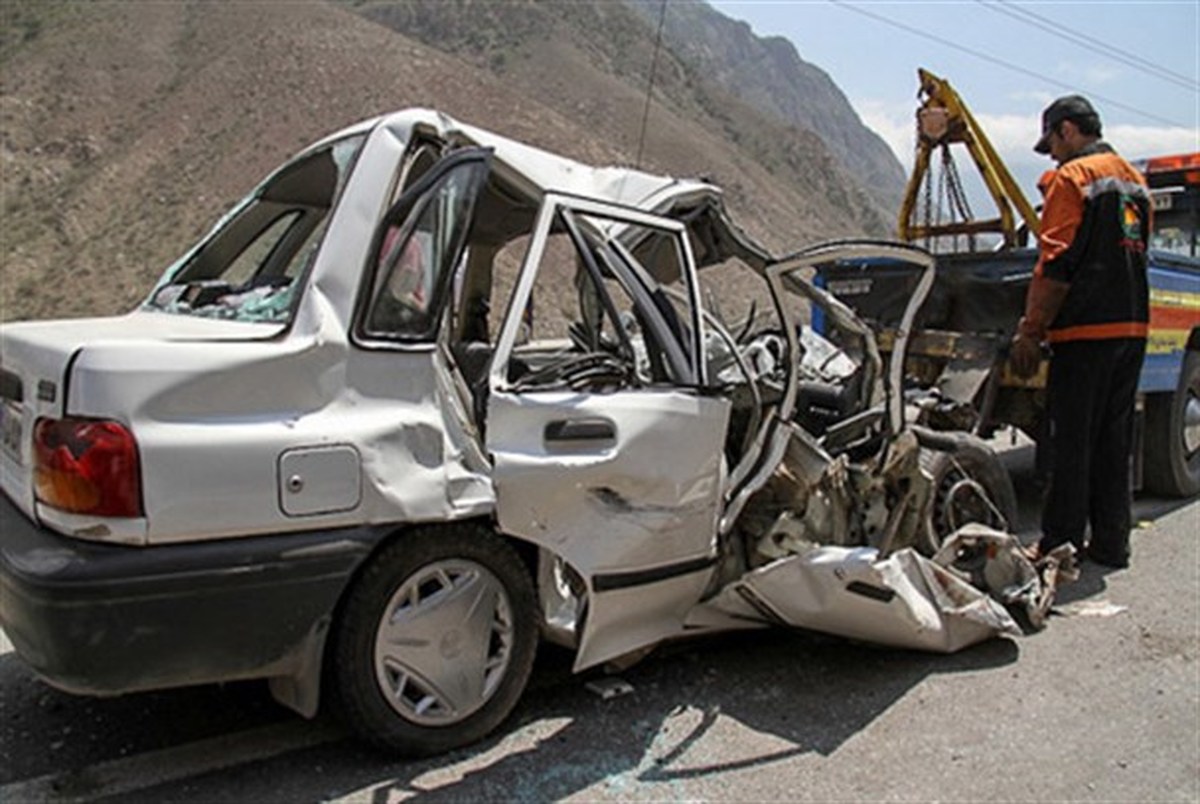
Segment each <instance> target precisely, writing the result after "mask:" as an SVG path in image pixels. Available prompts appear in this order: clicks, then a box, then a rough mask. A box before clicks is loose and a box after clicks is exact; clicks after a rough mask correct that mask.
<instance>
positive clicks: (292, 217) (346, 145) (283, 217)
mask: <svg viewBox="0 0 1200 804" xmlns="http://www.w3.org/2000/svg"><path fill="white" fill-rule="evenodd" d="M364 139H365V138H364V137H363V136H361V135H360V136H354V137H347V138H346V139H342V140H338V141H337V142H334V143H331V144H330V145H329V146H328V147H325V148H321V149H319V150H317V151H314V152H312V153H309V154H306V155H305V156H303V157H301V158H299V159H297V160H296V161H294V162H291V163H290V164H288V165H285V166H284V167H283V168H281V169H280V170H279V171H277V172H276V173H275V174H274V175H273V176H271V178H269V179H268V180H267V181H266V182H265V183H264V184H262V185H260V186H259V187H258V188H257V189H256V190H255V191H254V193H253V194H251V196H250V197H249V198H247V199H246V200H245V201H243V202H242V203H241V204H240V205H239V206H238V207H236V208H235V209H234V211H233V212H232V213H230V214H229V215H228V216H227V217H226V219H225V220H224V221H223V222H222V223H221V224H219V225H218V226H217V228H216V229H215V230H214V231H213V232H212V233H211V234H210V235H209V236H208V238H206V239H205V240H204V241H203V242H202V243H201V244H200V245H199V246H197V247H196V248H195V249H193V250H192V251H191V252H190V253H189V254H188V255H187V256H186V257H184V258H183V259H182V260H181V261H180V262H179V263H177V264H176V265H175V266H173V267H172V268H171V269H170V270H169V271H168V272H167V275H166V277H165V278H164V279H163V281H162V282H161V283H160V284H159V285H158V287H156V288H155V289H154V292H153V293H152V294H151V295H150V299H149V300H148V301H147V302H146V303H145V305H144V307H145V309H149V310H159V311H164V312H169V313H178V314H182V315H195V316H203V317H205V318H221V319H228V320H232V321H243V322H261V323H286V322H287V321H288V320H289V318H290V317H291V314H292V311H293V310H294V309H295V303H296V301H297V299H298V297H299V293H300V288H301V286H302V284H303V281H302V278H303V276H304V275H305V273H306V272H307V270H308V267H309V265H310V264H311V263H312V261H313V259H314V257H315V256H316V253H317V249H318V248H319V247H320V244H321V240H322V237H323V236H324V234H325V229H326V227H327V225H328V222H329V212H330V210H331V209H332V208H333V204H334V200H335V199H336V198H337V197H338V193H339V192H340V191H341V188H342V186H343V185H344V184H345V183H346V178H347V177H348V176H349V173H350V168H351V165H352V164H353V162H354V158H355V156H356V155H357V154H358V151H359V149H360V148H361V147H362V143H363V140H364Z"/></svg>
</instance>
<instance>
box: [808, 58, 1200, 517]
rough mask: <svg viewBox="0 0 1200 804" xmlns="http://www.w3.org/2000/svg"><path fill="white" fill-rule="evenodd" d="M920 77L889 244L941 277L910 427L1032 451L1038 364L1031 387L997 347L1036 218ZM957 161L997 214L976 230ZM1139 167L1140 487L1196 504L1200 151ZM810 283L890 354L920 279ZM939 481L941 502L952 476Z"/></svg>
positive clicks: (1199, 484) (943, 96) (1199, 471)
mask: <svg viewBox="0 0 1200 804" xmlns="http://www.w3.org/2000/svg"><path fill="white" fill-rule="evenodd" d="M918 78H919V81H920V93H919V97H920V99H921V103H920V106H919V108H918V110H917V132H918V135H917V151H916V158H915V160H914V167H913V171H912V173H911V175H910V177H909V181H908V185H907V188H906V192H905V197H904V200H903V202H902V204H901V209H900V216H899V225H898V236H899V239H900V240H902V241H904V242H906V243H914V244H921V245H923V246H924V247H925V248H927V249H929V250H930V251H931V252H933V253H935V254H936V258H937V265H936V274H935V280H934V285H933V289H932V291H931V292H930V296H929V299H928V300H927V302H926V304H925V306H924V307H923V308H922V310H921V314H920V316H919V317H918V320H917V322H916V327H917V331H915V332H913V333H912V337H911V338H910V339H909V342H908V362H907V364H906V378H907V381H908V383H909V387H910V388H911V389H918V388H919V389H924V390H928V389H931V388H932V389H934V390H936V391H937V392H938V395H939V399H938V401H937V402H936V403H932V404H931V403H930V402H929V396H928V394H926V395H925V401H924V402H923V403H922V404H923V408H922V409H921V410H919V411H917V412H916V417H917V420H918V421H920V422H921V423H922V424H925V425H926V426H930V427H933V428H935V429H945V430H966V431H968V432H971V433H973V434H975V435H977V436H980V437H981V438H989V437H992V436H994V435H995V434H996V433H997V432H999V431H1001V430H1002V429H1004V428H1006V427H1009V426H1011V427H1015V428H1016V429H1017V430H1019V431H1021V432H1023V433H1025V434H1026V435H1027V436H1029V437H1030V438H1032V439H1033V440H1035V441H1039V440H1041V439H1042V438H1043V437H1044V428H1045V409H1046V376H1047V368H1048V366H1047V362H1046V361H1043V362H1042V365H1041V366H1040V368H1039V370H1038V371H1037V373H1036V374H1035V375H1034V376H1033V377H1031V378H1021V377H1018V376H1016V374H1015V373H1013V372H1012V371H1011V369H1010V367H1009V364H1008V359H1007V348H1006V347H1007V344H1008V342H1009V340H1010V338H1011V335H1012V333H1013V331H1014V330H1015V328H1016V325H1017V321H1018V320H1019V319H1020V316H1021V314H1022V312H1023V309H1024V298H1025V290H1026V288H1027V287H1028V283H1029V280H1030V278H1031V276H1032V273H1033V267H1034V265H1035V263H1036V261H1037V248H1036V237H1037V233H1038V228H1039V222H1038V215H1037V211H1036V209H1035V207H1034V205H1033V204H1031V203H1030V202H1029V200H1028V198H1027V197H1026V196H1025V194H1024V193H1023V192H1022V191H1021V188H1020V186H1019V185H1018V183H1017V182H1016V180H1015V179H1014V178H1013V176H1012V174H1011V172H1010V171H1009V170H1008V168H1007V167H1006V166H1005V164H1004V162H1003V160H1002V159H1001V158H1000V156H999V153H998V152H997V151H996V149H995V147H994V146H993V145H992V144H991V142H990V140H989V139H988V137H987V134H986V132H985V131H984V130H983V128H982V126H980V124H979V122H978V121H977V120H976V119H975V117H974V115H973V114H972V113H971V112H970V110H969V109H968V108H967V105H966V104H965V103H964V102H963V100H962V98H961V97H960V96H959V95H958V93H957V92H956V91H955V90H954V89H953V87H951V85H950V83H949V82H948V81H947V80H945V79H944V78H941V77H939V76H936V75H934V74H933V73H931V72H929V71H927V70H924V69H922V70H919V71H918ZM961 149H965V150H966V152H967V153H968V154H969V156H970V159H971V161H972V162H973V163H974V166H975V167H976V169H977V170H978V172H979V175H980V177H981V178H982V180H983V183H984V185H985V187H986V188H987V190H988V193H989V194H990V196H991V198H992V200H993V201H994V203H995V206H996V211H997V214H996V216H995V217H993V218H989V219H982V218H979V217H977V216H976V215H975V214H974V213H973V212H972V210H971V208H970V203H969V200H968V197H967V194H966V192H965V191H964V189H963V185H962V182H961V178H960V176H959V172H958V169H957V166H956V162H955V156H954V155H955V153H956V152H957V151H959V150H961ZM1135 164H1136V165H1137V166H1138V167H1139V168H1140V169H1141V170H1142V172H1143V173H1144V174H1145V176H1146V179H1147V182H1148V184H1149V185H1150V188H1151V192H1152V194H1153V197H1154V203H1155V221H1154V231H1153V235H1152V239H1151V250H1150V255H1149V256H1150V264H1149V273H1150V276H1149V278H1150V336H1149V341H1148V345H1147V351H1146V361H1145V365H1144V367H1143V370H1142V374H1141V377H1140V380H1139V386H1138V402H1137V436H1136V443H1137V448H1136V450H1135V464H1134V473H1135V474H1134V477H1135V487H1136V488H1138V489H1139V490H1144V491H1147V492H1151V493H1154V494H1159V495H1164V496H1171V497H1190V496H1193V495H1195V494H1197V493H1200V253H1198V250H1197V238H1198V234H1197V233H1198V232H1200V224H1198V220H1200V152H1198V153H1185V154H1179V155H1173V156H1159V157H1154V158H1150V159H1144V160H1141V161H1139V162H1136V163H1135ZM817 281H818V283H819V284H820V285H822V286H823V287H825V288H826V289H828V290H829V291H830V292H832V293H833V294H834V295H835V296H837V297H838V298H839V299H841V300H842V301H844V302H845V303H846V304H848V305H849V306H850V307H851V308H852V309H854V310H855V312H856V313H857V314H859V315H860V316H862V317H863V318H864V319H866V320H868V321H869V322H870V323H871V326H872V328H873V329H875V330H876V332H877V333H878V335H879V337H880V343H881V349H883V350H884V351H886V350H887V348H888V344H889V343H890V342H891V341H892V340H894V339H895V337H896V335H897V334H898V332H899V329H898V325H899V318H898V312H899V309H900V308H901V307H902V300H903V298H904V297H905V295H906V294H907V293H909V292H911V289H912V288H913V287H914V286H915V282H916V277H915V274H914V273H913V271H912V270H911V269H908V268H905V267H904V266H900V265H898V264H895V263H887V262H882V263H880V262H875V263H866V262H861V261H860V262H849V261H844V262H840V263H830V264H827V265H823V266H820V268H819V269H818V272H817ZM935 479H939V478H935ZM940 481H941V482H942V484H943V486H945V487H946V489H945V491H944V492H943V497H944V496H946V495H947V494H949V489H950V488H952V484H953V482H954V478H953V476H949V477H944V478H940ZM943 503H944V504H947V505H948V504H949V503H950V501H949V500H943Z"/></svg>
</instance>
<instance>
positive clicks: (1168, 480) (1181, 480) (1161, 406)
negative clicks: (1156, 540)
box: [1142, 351, 1200, 497]
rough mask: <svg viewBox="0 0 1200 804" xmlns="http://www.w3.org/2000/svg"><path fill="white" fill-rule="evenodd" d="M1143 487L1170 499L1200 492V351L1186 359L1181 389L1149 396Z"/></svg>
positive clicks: (1180, 382) (1180, 379)
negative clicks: (1171, 392)
mask: <svg viewBox="0 0 1200 804" xmlns="http://www.w3.org/2000/svg"><path fill="white" fill-rule="evenodd" d="M1145 426H1146V429H1145V444H1144V448H1143V452H1142V455H1143V456H1144V458H1145V463H1144V464H1143V471H1144V474H1143V481H1144V482H1143V485H1144V486H1145V488H1146V490H1147V491H1150V492H1154V493H1155V494H1162V495H1165V496H1168V497H1190V496H1192V495H1193V494H1196V493H1200V352H1195V351H1190V352H1187V353H1186V355H1185V356H1184V360H1183V366H1182V368H1181V370H1180V376H1179V389H1178V390H1177V391H1176V392H1175V393H1173V394H1149V395H1148V396H1147V397H1146V420H1145Z"/></svg>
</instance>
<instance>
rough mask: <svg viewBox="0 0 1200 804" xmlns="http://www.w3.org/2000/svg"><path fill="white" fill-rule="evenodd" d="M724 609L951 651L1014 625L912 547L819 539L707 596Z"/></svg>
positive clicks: (1014, 629)
mask: <svg viewBox="0 0 1200 804" xmlns="http://www.w3.org/2000/svg"><path fill="white" fill-rule="evenodd" d="M712 603H713V605H715V606H716V607H717V608H719V609H722V610H724V611H726V612H727V613H729V614H732V615H735V616H741V617H749V618H753V619H762V620H765V621H768V622H775V623H778V624H782V625H791V626H796V627H800V628H808V629H811V630H814V631H821V632H824V633H828V634H834V635H837V636H844V637H848V638H850V639H858V640H863V641H866V642H875V643H879V644H881V645H888V646H892V647H898V648H916V649H918V650H927V651H934V652H939V653H952V652H954V651H957V650H961V649H962V648H965V647H967V646H969V645H973V644H975V643H977V642H982V641H983V640H986V639H989V638H991V637H993V636H997V635H1000V634H1008V635H1014V636H1015V635H1019V634H1020V633H1021V629H1020V627H1019V626H1018V625H1017V623H1016V621H1014V620H1013V618H1012V616H1011V615H1009V613H1008V612H1007V611H1006V610H1005V608H1004V606H1003V605H1001V604H1000V603H999V602H998V601H996V600H994V599H992V598H991V597H989V596H988V595H987V594H986V593H985V592H983V591H981V590H979V589H977V588H975V587H974V586H972V585H971V584H970V583H968V582H967V581H965V580H963V578H962V577H960V575H959V574H958V573H956V572H954V571H952V570H951V569H949V568H947V567H945V566H942V565H941V564H938V563H936V562H934V561H932V560H930V559H928V558H925V557H924V556H921V555H920V554H918V553H917V552H915V551H914V550H912V549H904V550H901V551H899V552H896V553H893V554H892V555H890V556H888V557H887V558H884V559H880V558H879V551H878V550H876V549H875V548H872V547H818V548H815V549H813V550H811V551H809V552H807V553H805V554H803V555H792V556H788V557H786V558H781V559H778V560H776V561H774V562H772V563H770V564H767V565H766V566H763V567H760V568H759V569H757V570H754V571H753V572H750V573H748V574H747V575H745V576H744V577H743V578H742V579H741V580H740V581H737V582H735V583H733V584H731V585H729V586H727V587H726V588H725V589H723V590H722V591H721V592H720V594H719V595H718V596H717V598H716V599H715V600H714V601H712Z"/></svg>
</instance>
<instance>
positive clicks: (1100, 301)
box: [1034, 143, 1152, 343]
mask: <svg viewBox="0 0 1200 804" xmlns="http://www.w3.org/2000/svg"><path fill="white" fill-rule="evenodd" d="M1151 214H1152V213H1151V204H1150V193H1149V190H1148V189H1147V188H1146V180H1145V178H1143V176H1142V174H1141V173H1139V172H1138V171H1137V169H1135V168H1134V167H1133V166H1132V165H1130V164H1129V163H1128V162H1126V161H1125V160H1124V159H1122V158H1121V157H1120V156H1118V155H1117V154H1116V153H1115V152H1114V151H1113V150H1112V149H1111V148H1110V147H1109V146H1108V145H1106V144H1104V143H1096V144H1095V145H1092V146H1091V147H1089V148H1087V149H1086V150H1085V151H1084V152H1082V153H1081V154H1079V155H1078V156H1076V157H1074V158H1072V159H1071V160H1069V161H1068V162H1066V163H1065V164H1063V165H1062V166H1061V167H1060V168H1059V169H1058V170H1057V171H1055V172H1054V175H1053V177H1052V178H1051V179H1050V181H1049V185H1048V186H1047V187H1046V200H1045V204H1044V206H1043V208H1042V232H1041V235H1040V237H1039V238H1038V241H1039V248H1040V254H1039V256H1038V262H1037V266H1036V267H1035V268H1034V275H1035V276H1044V277H1046V278H1047V279H1054V280H1057V281H1059V282H1066V283H1068V284H1070V290H1069V291H1068V293H1067V296H1066V299H1065V300H1064V301H1063V304H1062V307H1061V308H1059V311H1058V314H1057V315H1055V317H1054V320H1053V321H1052V322H1050V326H1049V331H1048V334H1047V339H1048V340H1049V341H1050V342H1051V343H1055V342H1062V341H1072V340H1094V339H1102V338H1130V337H1133V338H1144V337H1145V336H1146V333H1147V331H1148V329H1149V327H1148V322H1149V320H1150V308H1149V287H1148V281H1147V277H1146V248H1147V244H1148V242H1149V238H1150V225H1151Z"/></svg>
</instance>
